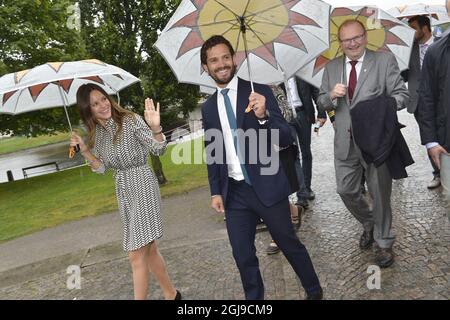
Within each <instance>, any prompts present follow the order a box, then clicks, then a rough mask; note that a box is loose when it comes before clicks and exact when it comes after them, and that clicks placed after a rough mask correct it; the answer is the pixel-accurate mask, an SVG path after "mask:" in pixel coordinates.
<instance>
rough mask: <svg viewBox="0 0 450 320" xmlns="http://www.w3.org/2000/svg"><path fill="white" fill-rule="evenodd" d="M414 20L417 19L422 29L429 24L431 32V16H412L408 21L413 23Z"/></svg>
mask: <svg viewBox="0 0 450 320" xmlns="http://www.w3.org/2000/svg"><path fill="white" fill-rule="evenodd" d="M414 21H417V24H418V25H419V28H420V29H422V28H423V27H425V26H427V28H428V30H429V31H430V32H431V25H430V18H428V17H427V16H414V17H411V18H410V19H409V20H408V23H409V24H411V23H412V22H414Z"/></svg>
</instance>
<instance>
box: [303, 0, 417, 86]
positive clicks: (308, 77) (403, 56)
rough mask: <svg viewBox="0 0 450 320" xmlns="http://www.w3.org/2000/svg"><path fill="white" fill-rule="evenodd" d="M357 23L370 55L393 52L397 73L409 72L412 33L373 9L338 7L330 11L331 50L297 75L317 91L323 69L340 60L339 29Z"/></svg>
mask: <svg viewBox="0 0 450 320" xmlns="http://www.w3.org/2000/svg"><path fill="white" fill-rule="evenodd" d="M349 19H352V20H358V21H360V22H362V23H363V25H364V26H365V28H366V32H367V41H368V44H367V48H368V49H370V50H373V51H389V52H392V53H393V54H394V55H395V57H396V59H397V63H398V65H399V68H400V70H405V69H407V68H408V64H409V57H410V54H411V49H412V44H413V41H414V29H411V28H410V27H409V26H408V25H406V24H405V23H403V22H401V21H400V20H398V19H396V18H394V17H392V16H391V15H389V14H387V13H386V12H385V11H383V10H381V9H379V8H376V7H367V6H364V7H361V6H359V7H339V8H334V9H333V10H332V11H331V16H330V48H329V49H328V50H326V51H325V52H323V53H322V54H321V55H319V56H318V57H317V58H316V59H315V60H313V61H312V62H310V63H309V64H307V65H306V66H304V67H303V68H301V69H300V70H299V71H298V72H297V73H296V75H297V76H299V77H300V78H302V79H304V80H305V81H307V82H309V83H311V84H312V85H314V86H316V87H320V84H321V82H322V75H323V70H324V68H325V65H326V64H327V63H328V61H331V60H333V59H334V58H337V57H340V56H341V55H342V54H343V52H342V49H341V48H340V43H339V38H338V29H339V26H340V25H341V24H342V23H343V22H344V21H346V20H349Z"/></svg>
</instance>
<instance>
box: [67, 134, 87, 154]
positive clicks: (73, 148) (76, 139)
mask: <svg viewBox="0 0 450 320" xmlns="http://www.w3.org/2000/svg"><path fill="white" fill-rule="evenodd" d="M87 150H88V148H87V146H86V144H85V143H84V140H83V138H81V137H80V136H79V135H78V134H76V133H75V132H73V131H72V136H71V137H70V149H69V158H71V159H72V158H73V157H74V156H75V152H79V151H80V152H81V153H84V152H86V151H87Z"/></svg>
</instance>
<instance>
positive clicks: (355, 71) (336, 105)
mask: <svg viewBox="0 0 450 320" xmlns="http://www.w3.org/2000/svg"><path fill="white" fill-rule="evenodd" d="M338 37H339V41H340V47H341V49H342V50H343V52H344V57H338V58H335V59H334V60H332V61H330V62H328V64H327V65H326V67H325V71H324V75H323V78H322V85H321V88H320V93H319V98H318V104H319V108H320V109H322V110H325V111H330V110H335V125H336V132H335V138H334V159H335V170H336V183H337V193H338V194H339V195H340V197H341V199H342V200H343V202H344V204H345V206H346V207H347V209H348V210H349V211H350V212H351V213H352V214H353V216H354V217H355V218H356V219H357V220H358V221H359V222H360V223H361V224H362V226H363V228H364V232H363V233H362V235H361V237H360V240H359V246H360V248H361V249H363V250H364V249H369V248H370V247H371V246H372V243H373V242H374V241H376V243H377V244H378V246H379V248H380V250H378V253H377V257H376V262H377V264H378V265H379V266H380V267H389V266H390V265H391V264H392V263H393V262H394V253H393V251H392V245H393V243H394V240H395V235H394V233H393V232H392V230H391V223H392V211H391V199H390V197H391V190H392V176H391V173H390V172H389V169H388V168H387V165H386V163H383V164H382V165H381V166H379V167H375V165H374V164H373V163H370V164H368V163H366V162H365V160H364V159H363V157H362V154H361V150H360V149H359V147H358V146H357V145H356V143H355V142H354V138H353V134H352V124H351V123H352V122H351V117H350V110H351V109H352V108H353V107H355V106H356V105H357V104H358V103H359V102H361V101H368V100H372V99H374V98H376V97H379V96H382V95H383V94H385V95H386V96H388V97H393V98H395V102H396V104H397V110H400V109H402V108H404V107H405V106H406V103H407V102H408V90H407V89H406V86H405V84H404V82H403V80H402V78H401V76H400V70H399V68H398V65H397V62H396V60H395V57H394V55H393V54H391V53H386V52H383V53H381V52H374V51H371V50H369V49H366V46H367V34H366V29H365V27H364V25H363V24H362V23H361V22H359V21H357V20H347V21H345V22H344V23H342V24H341V26H340V27H339V30H338ZM363 169H364V170H365V177H366V181H367V184H368V186H369V191H370V195H371V196H372V199H373V206H372V207H371V206H370V205H369V203H368V202H367V200H366V198H365V197H363V195H362V191H361V187H360V182H361V178H362V175H363Z"/></svg>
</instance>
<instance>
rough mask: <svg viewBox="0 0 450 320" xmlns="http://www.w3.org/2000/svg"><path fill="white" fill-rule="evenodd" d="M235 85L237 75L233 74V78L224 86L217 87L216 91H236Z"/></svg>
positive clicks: (236, 85) (236, 83)
mask: <svg viewBox="0 0 450 320" xmlns="http://www.w3.org/2000/svg"><path fill="white" fill-rule="evenodd" d="M237 87H238V77H237V75H235V76H234V77H233V79H231V81H230V82H228V85H227V86H226V87H225V88H219V87H217V92H219V93H220V91H222V90H223V89H230V90H231V91H236V92H237Z"/></svg>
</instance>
